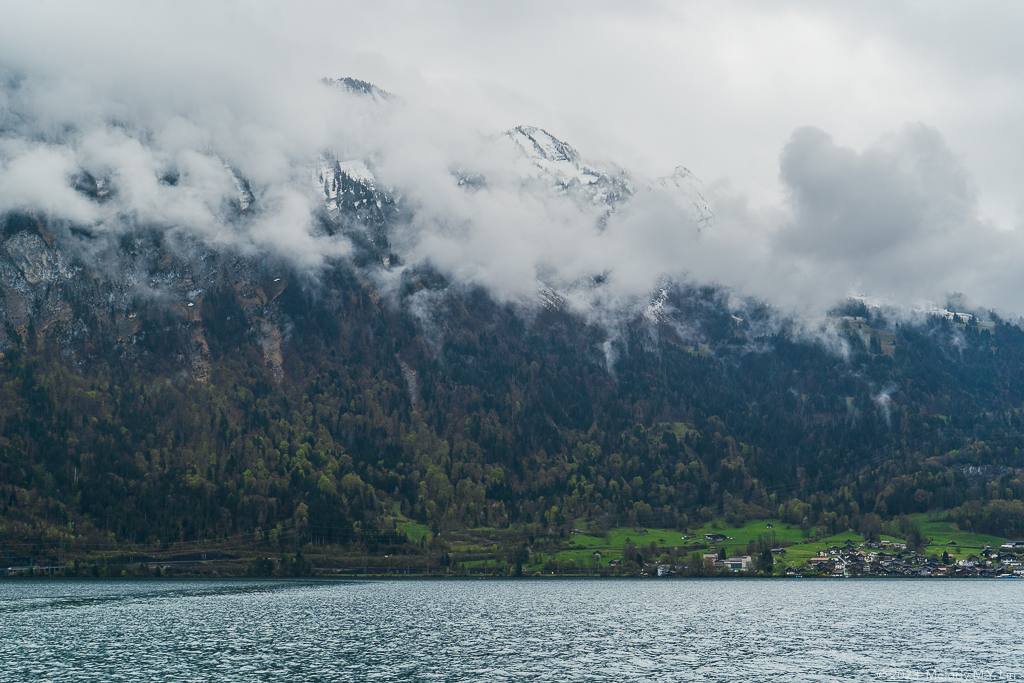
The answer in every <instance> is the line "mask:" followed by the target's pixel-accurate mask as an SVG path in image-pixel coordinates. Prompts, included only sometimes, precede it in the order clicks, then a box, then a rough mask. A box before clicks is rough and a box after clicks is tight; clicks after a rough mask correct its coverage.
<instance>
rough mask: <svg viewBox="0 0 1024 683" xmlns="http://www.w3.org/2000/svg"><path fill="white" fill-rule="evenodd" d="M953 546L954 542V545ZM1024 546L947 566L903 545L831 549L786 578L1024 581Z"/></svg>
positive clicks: (1005, 546)
mask: <svg viewBox="0 0 1024 683" xmlns="http://www.w3.org/2000/svg"><path fill="white" fill-rule="evenodd" d="M951 545H953V544H952V542H951ZM1021 554H1024V542H1020V543H1018V542H1010V543H1004V544H1003V545H1002V546H1001V547H1000V548H999V549H995V548H986V549H985V550H984V551H982V552H981V553H980V554H977V555H970V556H969V557H967V558H966V559H963V560H959V561H956V562H953V561H952V560H951V561H950V564H945V563H943V562H942V561H940V560H938V559H936V558H934V557H925V556H923V555H919V554H917V553H916V552H914V551H911V550H907V546H906V544H904V543H889V542H888V541H882V542H881V543H861V544H860V545H859V546H857V547H854V546H853V544H852V542H850V541H847V542H846V545H845V546H842V547H840V546H832V547H831V548H829V549H828V550H826V551H822V552H821V553H820V554H819V555H818V556H817V557H812V558H811V559H810V560H808V561H807V568H806V569H803V570H802V569H798V568H796V567H788V568H787V569H786V574H788V575H800V574H802V573H803V572H805V571H811V572H815V573H817V574H818V575H822V574H824V575H826V576H836V577H843V576H919V577H943V576H953V577H960V578H969V577H982V578H984V577H1024V562H1022V557H1021Z"/></svg>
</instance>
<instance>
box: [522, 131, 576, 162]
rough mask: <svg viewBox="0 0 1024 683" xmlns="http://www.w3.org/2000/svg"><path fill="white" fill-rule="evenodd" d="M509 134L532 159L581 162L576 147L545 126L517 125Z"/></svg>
mask: <svg viewBox="0 0 1024 683" xmlns="http://www.w3.org/2000/svg"><path fill="white" fill-rule="evenodd" d="M507 135H508V136H509V137H510V138H512V139H513V140H514V141H515V142H516V143H517V144H518V145H519V146H520V147H521V148H522V149H523V152H524V153H525V154H526V156H528V157H530V158H532V159H544V160H546V161H550V162H554V163H560V162H569V163H570V164H573V165H578V163H579V154H578V153H577V152H576V150H575V149H573V148H572V147H570V146H569V145H568V144H566V143H565V142H562V141H561V140H559V139H558V138H556V137H555V136H554V135H552V134H551V133H549V132H547V131H546V130H544V129H543V128H537V127H536V126H516V127H515V128H513V129H512V130H510V131H509V132H508V133H507Z"/></svg>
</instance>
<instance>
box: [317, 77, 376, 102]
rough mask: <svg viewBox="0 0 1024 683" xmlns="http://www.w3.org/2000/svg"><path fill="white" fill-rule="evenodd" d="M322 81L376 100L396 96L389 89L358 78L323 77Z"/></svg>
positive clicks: (333, 86)
mask: <svg viewBox="0 0 1024 683" xmlns="http://www.w3.org/2000/svg"><path fill="white" fill-rule="evenodd" d="M320 82H321V83H323V84H324V85H327V86H330V87H332V88H338V89H339V90H344V91H345V92H349V93H352V94H353V95H363V96H366V97H370V98H372V99H375V100H390V99H392V98H394V95H392V94H391V93H389V92H388V91H387V90H383V89H381V88H378V87H377V86H375V85H374V84H373V83H368V82H366V81H361V80H359V79H358V78H348V77H346V78H321V79H320Z"/></svg>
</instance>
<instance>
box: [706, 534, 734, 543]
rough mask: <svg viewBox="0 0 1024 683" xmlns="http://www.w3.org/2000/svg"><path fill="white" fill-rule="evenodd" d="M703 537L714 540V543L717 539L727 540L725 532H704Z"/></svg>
mask: <svg viewBox="0 0 1024 683" xmlns="http://www.w3.org/2000/svg"><path fill="white" fill-rule="evenodd" d="M704 538H706V539H707V540H709V541H714V542H715V543H717V542H719V541H728V540H729V537H728V536H726V535H725V534H704Z"/></svg>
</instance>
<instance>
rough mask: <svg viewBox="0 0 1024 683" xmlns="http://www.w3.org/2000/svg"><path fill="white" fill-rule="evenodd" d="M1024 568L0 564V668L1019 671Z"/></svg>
mask: <svg viewBox="0 0 1024 683" xmlns="http://www.w3.org/2000/svg"><path fill="white" fill-rule="evenodd" d="M1022 597H1024V581H1015V580H993V581H985V580H968V581H953V580H947V581H928V580H863V581H860V580H836V581H816V580H807V579H803V580H788V581H786V580H773V581H763V580H762V581H758V580H703V581H702V580H660V581H659V580H650V579H649V580H591V581H587V580H540V581H536V580H535V581H530V580H522V581H514V580H487V581H480V580H477V581H471V580H450V581H428V580H423V581H316V580H307V581H303V580H295V581H285V580H281V581H275V580H262V581H257V580H253V581H247V580H222V581H187V580H186V581H177V580H164V581H159V580H158V581H113V580H111V581H106V580H99V579H98V580H94V581H88V580H83V581H39V580H35V581H33V580H12V581H0V681H104V682H105V681H118V680H125V681H175V682H176V683H180V682H183V681H394V680H402V681H405V680H409V681H419V680H422V681H623V680H628V681H741V680H742V681H908V680H909V681H914V680H920V681H963V680H971V681H1006V680H1011V681H1024V612H1022V609H1021V608H1022Z"/></svg>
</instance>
